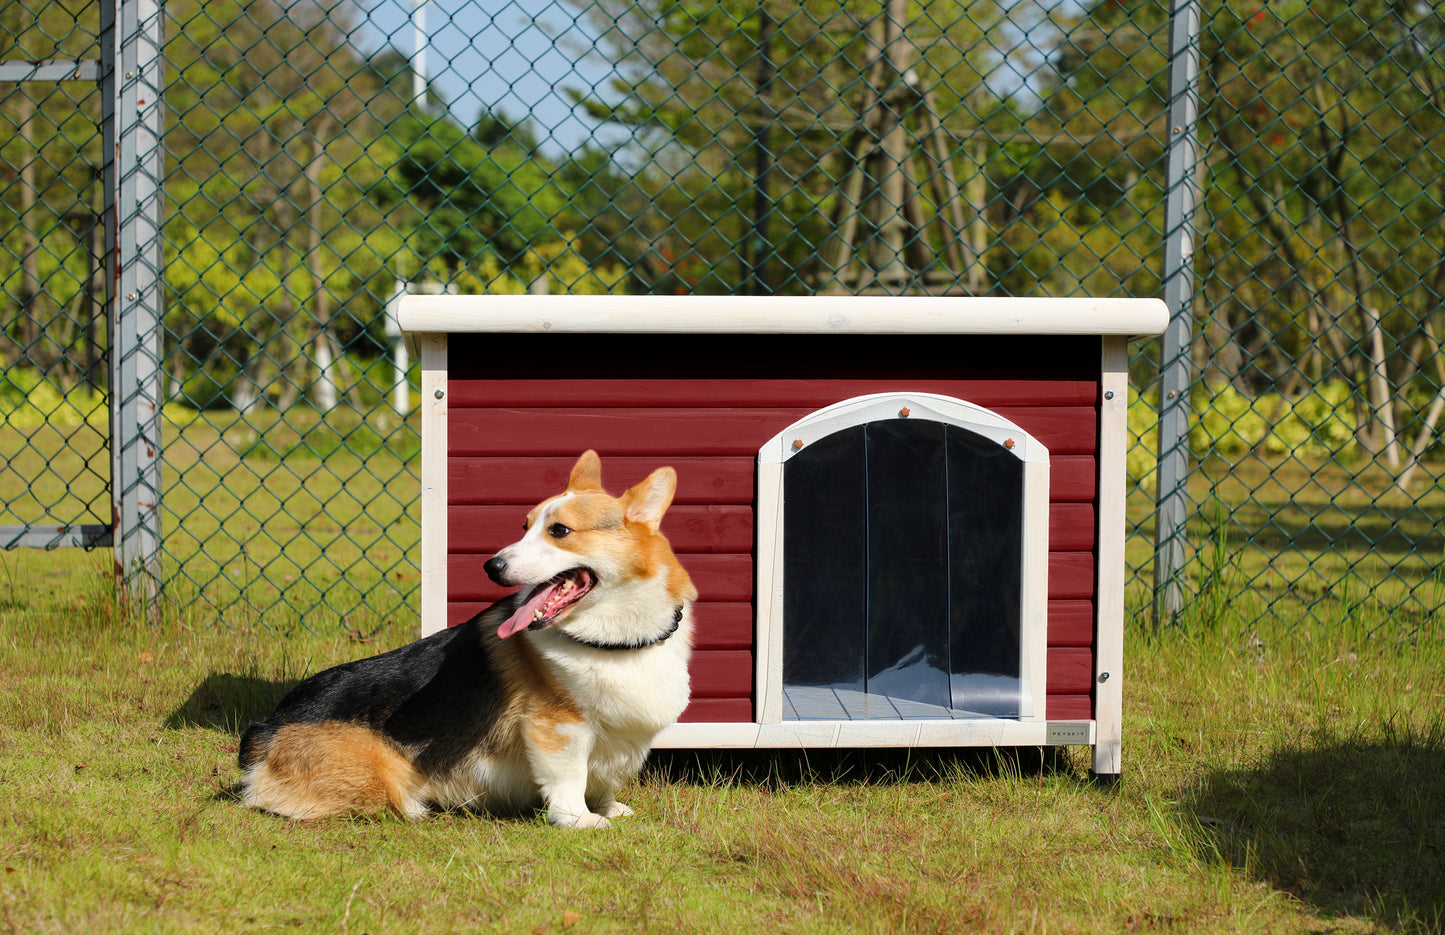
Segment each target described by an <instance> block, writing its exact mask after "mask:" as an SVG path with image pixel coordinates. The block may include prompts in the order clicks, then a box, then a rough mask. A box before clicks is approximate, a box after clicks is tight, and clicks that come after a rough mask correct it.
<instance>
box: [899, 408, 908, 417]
mask: <svg viewBox="0 0 1445 935" xmlns="http://www.w3.org/2000/svg"><path fill="white" fill-rule="evenodd" d="M898 417H899V418H900V419H906V418H908V407H907V406H904V407H903V408H902V409H900V410H898Z"/></svg>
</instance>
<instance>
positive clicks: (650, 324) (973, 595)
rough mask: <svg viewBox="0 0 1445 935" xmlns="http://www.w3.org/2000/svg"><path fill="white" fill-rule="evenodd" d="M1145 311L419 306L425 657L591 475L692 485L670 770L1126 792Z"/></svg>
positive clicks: (854, 300)
mask: <svg viewBox="0 0 1445 935" xmlns="http://www.w3.org/2000/svg"><path fill="white" fill-rule="evenodd" d="M1166 320H1167V313H1166V310H1165V307H1164V305H1163V303H1161V302H1158V301H1156V300H1151V299H1107V300H1105V299H980V298H912V297H909V298H903V297H832V296H828V297H808V298H782V297H778V298H753V297H697V296H694V297H668V296H651V297H621V296H597V297H590V296H414V297H409V298H407V299H405V300H403V302H402V307H401V324H402V328H403V330H404V331H405V332H406V333H407V334H408V339H409V340H411V341H413V342H414V344H415V349H416V351H417V352H418V353H419V355H420V357H421V364H422V374H423V375H422V406H423V409H422V447H423V454H422V633H423V635H425V634H428V633H432V632H435V631H437V630H439V629H441V628H443V627H445V626H453V625H456V624H457V623H460V622H461V621H463V620H465V619H467V618H468V617H470V616H471V615H472V614H474V613H475V612H476V611H477V610H479V609H480V608H481V607H483V606H485V605H486V604H487V603H489V602H491V601H493V600H495V599H497V598H498V597H500V596H501V595H502V593H503V591H502V590H501V589H499V588H497V587H496V586H494V585H493V584H492V583H491V582H490V581H488V580H487V577H486V575H485V574H484V573H483V572H482V563H483V562H484V561H485V560H486V559H487V558H488V557H489V556H490V555H492V554H493V553H494V552H495V551H496V550H497V549H499V548H501V547H502V546H504V545H506V544H508V543H510V542H512V541H514V540H515V539H516V538H517V537H518V535H519V534H520V530H521V526H520V524H521V518H522V517H523V516H524V515H525V513H526V511H527V510H528V509H529V508H530V507H531V506H532V505H534V504H536V503H537V502H538V501H540V500H541V499H543V498H545V497H548V496H551V495H552V494H554V493H556V492H558V491H559V490H560V489H561V487H562V485H563V483H564V482H565V479H566V477H567V472H568V470H569V468H570V467H571V465H572V463H573V462H574V460H575V459H576V457H577V455H578V454H579V453H580V452H582V451H583V450H585V449H588V448H593V449H596V450H597V451H598V453H599V454H600V455H601V456H602V464H603V475H604V482H605V483H606V484H607V486H608V488H609V489H610V490H612V491H614V492H619V491H621V490H622V489H624V488H625V487H627V486H628V485H630V484H632V483H635V482H636V481H638V480H641V479H642V478H643V477H644V476H646V474H647V473H648V472H649V471H651V470H652V469H653V468H655V467H658V466H660V465H662V464H670V465H672V466H674V467H675V468H676V469H677V472H678V477H679V484H678V491H677V496H676V498H675V500H674V505H673V507H672V509H671V511H670V512H669V513H668V515H667V518H666V520H665V522H664V526H663V530H664V532H666V533H667V535H668V537H669V539H670V540H671V542H672V544H673V547H674V550H675V551H676V552H677V553H678V555H679V557H680V559H681V560H682V562H683V564H684V565H685V566H686V567H687V569H688V571H689V573H690V574H691V576H692V578H693V581H694V583H695V584H696V586H697V588H698V591H699V593H700V595H701V597H700V600H699V602H698V604H697V606H696V608H695V617H696V620H697V631H696V640H695V653H694V657H693V667H692V680H693V701H692V704H691V706H690V707H689V708H688V710H687V711H686V713H685V714H684V715H683V718H682V720H681V722H680V723H678V724H676V725H674V726H673V727H671V728H668V729H667V730H666V731H664V732H663V733H662V734H661V735H660V736H659V737H658V739H657V746H663V747H666V746H671V747H693V748H699V747H718V746H728V747H782V746H842V747H857V746H915V745H916V746H950V745H1000V746H1033V745H1045V744H1084V745H1093V747H1094V770H1095V772H1096V773H1099V774H1107V775H1114V774H1117V773H1118V771H1119V737H1120V714H1121V698H1122V694H1121V683H1122V678H1121V674H1122V673H1121V668H1122V666H1121V663H1122V654H1123V648H1122V647H1123V616H1124V554H1123V548H1124V488H1125V467H1124V464H1125V453H1126V448H1127V441H1128V439H1127V427H1126V421H1125V409H1126V403H1127V390H1128V373H1127V354H1126V347H1127V342H1128V341H1129V339H1130V338H1132V337H1137V336H1145V335H1156V334H1159V333H1160V332H1161V331H1162V330H1163V328H1164V326H1165V323H1166Z"/></svg>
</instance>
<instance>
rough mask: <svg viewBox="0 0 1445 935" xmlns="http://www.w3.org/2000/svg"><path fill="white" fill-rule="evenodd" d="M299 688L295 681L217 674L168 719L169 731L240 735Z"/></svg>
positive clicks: (204, 683)
mask: <svg viewBox="0 0 1445 935" xmlns="http://www.w3.org/2000/svg"><path fill="white" fill-rule="evenodd" d="M296 685H297V680H295V679H284V680H281V681H275V680H272V679H262V678H256V677H255V676H251V675H230V674H228V673H224V672H222V673H217V674H215V675H208V676H206V680H205V681H203V682H202V683H201V684H199V685H197V686H196V688H195V690H194V691H192V692H191V696H190V697H189V698H187V699H186V700H185V701H184V702H182V703H181V705H180V707H178V708H176V710H174V711H172V712H171V713H170V716H169V717H167V718H166V722H165V723H166V727H169V728H179V727H206V728H210V729H211V730H219V731H225V732H227V733H231V734H239V733H240V732H241V731H242V730H243V729H244V728H245V727H246V725H247V724H250V723H251V722H252V721H259V720H261V719H263V718H265V717H266V716H267V715H268V714H270V713H271V712H272V711H274V710H275V709H276V705H277V703H278V702H280V700H281V698H282V697H283V696H284V695H285V694H286V693H287V692H289V691H290V690H291V689H292V688H295V687H296Z"/></svg>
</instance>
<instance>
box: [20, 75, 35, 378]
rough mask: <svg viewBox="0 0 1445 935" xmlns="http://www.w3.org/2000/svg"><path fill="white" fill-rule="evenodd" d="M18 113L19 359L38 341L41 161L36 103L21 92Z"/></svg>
mask: <svg viewBox="0 0 1445 935" xmlns="http://www.w3.org/2000/svg"><path fill="white" fill-rule="evenodd" d="M15 97H16V99H17V100H18V101H19V110H20V113H19V115H18V116H17V118H16V122H17V123H18V124H19V125H20V139H21V141H22V143H23V145H22V146H21V147H20V173H19V174H20V296H19V298H20V358H21V360H24V359H25V358H27V357H29V356H30V355H32V354H34V353H35V352H36V351H37V350H38V348H36V346H35V345H36V342H38V341H39V340H40V319H39V309H38V308H37V302H36V299H37V297H38V296H39V295H40V271H39V265H38V259H39V246H40V245H39V230H38V228H39V226H40V225H39V218H37V217H36V211H35V205H36V202H37V200H38V199H37V197H36V196H37V195H38V192H37V190H36V183H35V164H36V163H37V162H39V160H40V153H39V150H38V149H36V147H35V126H34V121H35V102H34V101H33V100H31V99H30V95H29V94H27V93H26V92H25V90H24V89H23V88H22V89H21V90H20V91H19V93H17V94H16V95H15Z"/></svg>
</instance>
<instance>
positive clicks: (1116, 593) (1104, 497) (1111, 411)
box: [1094, 337, 1129, 776]
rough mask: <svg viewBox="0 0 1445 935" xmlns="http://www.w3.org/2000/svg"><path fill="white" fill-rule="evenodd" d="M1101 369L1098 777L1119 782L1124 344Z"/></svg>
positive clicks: (1117, 341) (1113, 347)
mask: <svg viewBox="0 0 1445 935" xmlns="http://www.w3.org/2000/svg"><path fill="white" fill-rule="evenodd" d="M1101 363H1102V366H1101V374H1102V376H1101V378H1100V393H1101V394H1102V398H1101V399H1100V400H1099V492H1098V496H1097V500H1098V507H1097V509H1098V517H1099V533H1098V552H1097V555H1096V558H1095V560H1096V561H1097V562H1098V569H1097V574H1098V580H1097V582H1096V584H1095V592H1094V593H1095V613H1096V614H1097V615H1098V616H1097V617H1096V618H1095V621H1094V721H1095V723H1096V725H1097V726H1096V731H1097V734H1096V739H1095V741H1094V773H1095V774H1097V775H1101V776H1104V775H1107V776H1117V775H1118V774H1119V770H1120V749H1121V744H1122V735H1123V713H1124V690H1123V682H1124V533H1125V518H1124V498H1125V493H1126V490H1127V484H1128V469H1127V456H1128V452H1129V424H1128V419H1129V415H1128V414H1129V352H1128V348H1127V347H1126V346H1125V341H1124V340H1123V339H1122V338H1117V337H1106V338H1104V339H1103V348H1102V362H1101Z"/></svg>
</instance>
